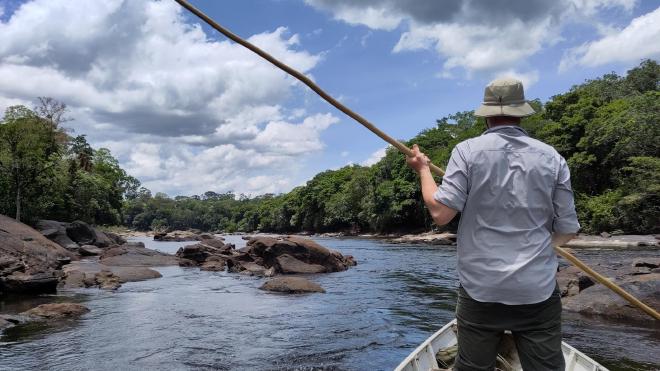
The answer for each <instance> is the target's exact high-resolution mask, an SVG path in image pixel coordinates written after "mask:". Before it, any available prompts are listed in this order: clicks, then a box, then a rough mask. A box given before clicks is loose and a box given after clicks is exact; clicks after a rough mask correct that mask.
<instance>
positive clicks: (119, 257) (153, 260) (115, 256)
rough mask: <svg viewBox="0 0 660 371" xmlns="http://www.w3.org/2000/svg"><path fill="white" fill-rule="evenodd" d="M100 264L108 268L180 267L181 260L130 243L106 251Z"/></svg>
mask: <svg viewBox="0 0 660 371" xmlns="http://www.w3.org/2000/svg"><path fill="white" fill-rule="evenodd" d="M100 262H101V263H102V264H104V265H108V266H120V267H121V266H128V267H138V266H142V267H157V266H167V265H178V264H179V259H178V258H177V257H176V256H173V255H170V254H166V253H163V252H160V251H156V250H151V249H147V248H145V247H144V244H143V243H142V242H129V243H125V244H123V245H121V246H115V247H111V248H108V249H106V250H104V251H103V254H101V260H100Z"/></svg>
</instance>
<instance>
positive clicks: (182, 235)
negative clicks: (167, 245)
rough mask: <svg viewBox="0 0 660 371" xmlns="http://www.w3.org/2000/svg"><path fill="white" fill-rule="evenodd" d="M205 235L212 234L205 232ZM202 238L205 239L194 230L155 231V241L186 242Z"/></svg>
mask: <svg viewBox="0 0 660 371" xmlns="http://www.w3.org/2000/svg"><path fill="white" fill-rule="evenodd" d="M204 236H210V235H208V234H204ZM211 238H212V237H211ZM202 239H204V238H203V237H202V235H200V234H198V233H195V232H193V231H173V232H160V233H154V241H176V242H185V241H201V240H202Z"/></svg>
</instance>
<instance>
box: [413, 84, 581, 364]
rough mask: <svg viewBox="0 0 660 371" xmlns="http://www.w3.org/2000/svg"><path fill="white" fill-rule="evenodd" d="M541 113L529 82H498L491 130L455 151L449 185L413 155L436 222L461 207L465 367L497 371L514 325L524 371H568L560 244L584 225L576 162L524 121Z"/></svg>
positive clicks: (491, 92)
mask: <svg viewBox="0 0 660 371" xmlns="http://www.w3.org/2000/svg"><path fill="white" fill-rule="evenodd" d="M533 113H534V110H533V109H532V107H531V106H530V105H529V104H528V103H527V102H526V101H525V96H524V92H523V86H522V83H521V82H520V81H517V80H514V79H498V80H495V81H493V82H491V83H490V84H489V85H488V86H487V87H486V90H485V94H484V102H483V104H482V105H481V106H480V107H479V108H478V109H477V110H476V111H475V115H476V116H480V117H485V118H486V123H487V125H488V130H486V131H485V132H484V133H483V134H482V135H481V136H479V137H476V138H472V139H469V140H466V141H464V142H461V143H459V144H458V145H457V146H456V147H455V148H454V150H453V151H452V154H451V158H450V159H449V164H448V165H447V170H446V174H445V176H444V177H443V180H442V184H441V185H440V187H438V186H437V185H436V183H435V181H434V180H433V176H432V175H431V172H430V171H429V166H428V163H429V160H428V158H427V157H426V156H425V155H424V154H423V153H422V152H420V151H419V148H418V147H417V145H415V146H413V153H414V156H412V157H408V159H407V162H408V165H409V166H410V167H412V168H413V169H414V170H415V171H416V172H417V173H418V174H419V176H420V180H421V186H422V193H423V197H424V202H425V204H426V206H427V208H428V210H429V212H430V213H431V216H432V217H433V220H434V221H435V223H437V224H438V225H444V224H447V223H449V222H450V221H451V220H452V218H454V216H456V213H457V212H461V220H460V224H459V227H458V248H457V253H458V275H459V280H460V287H459V291H458V303H457V306H456V318H457V321H458V356H457V358H456V365H455V366H454V369H455V370H459V371H462V370H493V369H494V367H495V360H496V354H497V345H498V343H499V341H500V338H501V336H502V334H503V332H504V331H505V330H510V331H511V332H512V333H513V336H514V340H515V343H516V347H517V349H518V353H519V356H520V359H521V363H522V366H523V369H524V370H533V371H539V370H564V357H563V355H562V352H561V309H562V308H561V301H560V295H559V292H558V290H557V285H556V279H555V274H556V272H557V257H556V255H555V253H554V251H553V248H552V246H553V245H561V244H564V243H566V242H567V241H568V240H570V239H571V238H572V237H573V236H574V235H575V233H577V231H578V229H579V228H580V226H579V224H578V221H577V216H576V213H575V206H574V202H573V192H572V190H571V185H570V174H569V170H568V166H567V165H566V161H565V160H564V158H563V157H562V156H561V155H559V154H558V153H557V151H555V150H554V149H553V148H552V147H551V146H549V145H546V144H544V143H542V142H540V141H538V140H535V139H532V138H530V137H529V136H528V135H527V133H526V132H525V130H523V129H522V128H521V127H520V120H521V118H522V117H525V116H529V115H531V114H533Z"/></svg>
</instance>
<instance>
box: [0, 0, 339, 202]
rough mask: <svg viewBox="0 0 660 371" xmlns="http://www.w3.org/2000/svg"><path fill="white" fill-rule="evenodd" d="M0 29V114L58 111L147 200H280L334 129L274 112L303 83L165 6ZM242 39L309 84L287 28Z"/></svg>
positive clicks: (57, 5)
mask: <svg viewBox="0 0 660 371" xmlns="http://www.w3.org/2000/svg"><path fill="white" fill-rule="evenodd" d="M5 19H6V20H5V21H4V22H3V21H0V109H2V110H4V109H5V108H6V107H7V106H9V105H12V104H17V103H20V104H25V102H30V101H32V100H33V99H34V98H35V97H37V96H50V97H53V98H55V99H58V100H61V101H63V102H64V103H66V104H67V105H69V107H70V108H71V116H72V117H73V118H74V119H75V121H73V122H70V123H67V125H68V126H72V127H73V128H74V129H75V131H76V133H77V134H87V135H88V139H89V140H90V142H92V144H93V145H95V146H99V145H103V146H106V147H108V148H110V149H111V150H112V151H113V153H114V154H115V155H116V156H117V157H118V158H119V160H120V163H121V164H122V166H125V167H126V168H127V169H128V170H129V173H131V174H132V175H134V176H137V177H138V178H139V179H141V180H143V181H144V183H145V185H147V186H148V187H152V188H153V189H152V190H153V191H154V192H157V191H164V192H166V193H169V194H177V193H180V194H190V193H195V192H203V191H206V190H217V191H222V190H227V189H231V190H234V191H237V192H251V193H262V192H274V191H284V190H287V186H288V184H289V183H288V182H289V179H290V178H291V177H292V174H291V173H290V172H289V171H295V170H296V168H297V167H299V165H298V164H299V163H300V162H301V160H300V155H301V154H304V153H308V152H314V151H320V150H322V149H323V148H324V145H323V142H322V141H321V137H320V135H321V133H322V132H323V131H324V130H325V129H326V128H327V127H328V126H329V125H331V124H333V123H335V122H336V121H337V118H336V117H334V116H332V115H330V114H315V113H308V112H307V110H306V108H305V107H304V106H303V107H287V108H285V107H283V104H284V103H285V102H286V101H287V98H289V97H290V96H291V94H293V91H294V90H295V89H300V86H301V85H300V84H297V83H296V82H295V80H294V79H292V78H290V77H288V76H286V74H284V73H283V72H282V71H280V70H278V69H276V68H274V67H273V66H271V65H270V64H269V63H267V62H265V61H263V60H261V59H260V58H259V57H258V56H256V55H254V54H252V53H251V52H249V51H247V50H246V49H244V48H243V47H242V46H240V45H236V44H233V43H230V42H228V41H226V40H224V39H220V40H215V39H212V38H209V37H208V36H207V35H206V34H205V33H204V31H203V30H202V28H201V27H200V26H199V25H198V24H190V23H187V22H186V18H185V17H184V15H183V13H182V10H181V7H180V6H179V5H177V4H176V3H175V2H173V1H129V0H106V1H102V2H101V1H86V0H34V1H30V2H27V3H24V4H22V5H21V6H20V7H19V8H18V9H17V10H16V11H15V12H14V13H13V14H11V15H10V17H9V18H5ZM249 40H250V41H251V42H253V43H255V44H256V45H259V46H261V47H262V48H264V49H265V50H267V51H268V52H269V53H270V54H272V55H274V56H275V57H277V58H279V59H281V60H282V61H283V62H285V63H287V64H289V65H291V66H292V67H294V68H296V69H298V70H299V71H301V72H303V73H306V74H309V73H310V71H311V70H312V69H313V68H314V67H315V66H317V65H318V63H319V62H320V60H321V56H320V55H314V54H310V53H308V52H307V51H305V50H302V49H301V46H300V42H301V41H300V37H299V36H298V35H297V34H291V33H290V32H289V30H288V29H286V28H284V27H280V28H277V29H276V30H274V31H271V32H263V33H260V34H256V35H252V36H251V37H250V38H249ZM28 105H30V104H28ZM285 172H289V174H288V176H286V177H285V176H283V175H282V174H283V173H285ZM253 177H258V178H255V179H258V180H249V179H252V178H253ZM266 178H267V179H270V181H265V180H264V179H266Z"/></svg>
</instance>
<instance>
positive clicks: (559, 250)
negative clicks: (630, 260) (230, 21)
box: [174, 0, 660, 320]
mask: <svg viewBox="0 0 660 371" xmlns="http://www.w3.org/2000/svg"><path fill="white" fill-rule="evenodd" d="M174 1H176V2H177V3H179V4H180V5H181V6H182V7H184V8H186V9H187V10H188V11H190V12H191V13H193V14H195V15H196V16H197V17H199V18H200V19H201V20H203V21H204V22H206V23H207V24H208V25H209V26H211V27H212V28H214V29H215V30H217V31H218V32H220V33H221V34H223V35H225V36H226V37H228V38H229V39H231V40H232V41H234V42H236V43H237V44H240V45H243V46H244V47H246V48H247V49H250V50H251V51H253V52H254V53H256V54H257V55H259V56H260V57H262V58H264V59H265V60H267V61H268V62H270V63H272V64H273V65H275V67H277V68H279V69H281V70H283V71H284V72H286V73H288V74H289V75H291V76H293V77H295V78H296V79H298V80H299V81H300V82H302V83H303V84H305V85H307V86H308V87H309V88H310V89H312V90H313V91H314V92H315V93H316V94H318V95H319V96H321V98H323V99H324V100H326V101H327V102H328V103H330V104H331V105H333V106H334V107H336V108H337V109H338V110H340V111H342V112H343V113H345V114H346V115H347V116H349V117H351V118H352V119H354V120H355V121H357V122H358V123H360V124H361V125H362V126H364V127H365V128H367V129H369V130H370V131H371V132H372V133H374V134H376V135H378V136H379V137H380V138H381V139H383V140H384V141H386V142H387V143H389V144H391V145H392V146H394V147H395V148H396V149H398V150H399V151H400V152H402V153H403V154H404V155H406V156H412V155H413V153H412V150H411V149H410V148H408V147H406V146H405V145H403V143H401V142H399V141H398V140H396V139H394V138H392V137H390V136H389V135H387V134H385V133H384V132H383V131H381V130H380V129H378V128H377V127H376V126H375V125H374V124H372V123H371V122H369V121H368V120H367V119H365V118H364V117H362V116H361V115H359V114H357V113H356V112H354V111H352V110H351V109H350V108H348V107H346V106H345V105H344V104H342V103H341V102H339V101H338V100H336V99H335V98H333V97H332V96H331V95H329V94H328V93H326V92H325V91H324V90H323V89H321V87H320V86H318V85H317V84H316V83H314V82H313V81H312V80H310V79H309V78H308V77H307V76H305V75H303V74H302V73H300V72H298V71H297V70H295V69H293V68H291V67H289V66H288V65H286V64H284V63H282V62H280V61H279V60H277V59H275V57H273V56H272V55H270V54H268V53H266V52H265V51H263V50H261V49H260V48H258V47H257V46H255V45H253V44H252V43H250V42H248V41H246V40H243V39H242V38H241V37H239V36H238V35H236V34H234V33H233V32H231V31H230V30H228V29H226V28H224V27H222V26H221V25H219V24H218V23H216V22H215V21H214V20H213V19H211V18H210V17H209V16H207V15H206V14H204V13H203V12H202V11H200V10H199V9H197V8H195V7H194V6H192V5H191V4H190V3H189V2H188V1H186V0H174ZM429 166H430V168H431V172H433V173H435V174H437V175H440V176H443V175H444V174H445V172H444V170H442V169H441V168H439V167H438V166H436V165H434V164H429ZM555 251H556V252H557V253H558V254H559V255H561V256H563V257H564V258H566V259H567V260H568V261H570V262H571V263H572V264H574V265H575V266H576V267H578V268H580V269H581V270H583V271H584V272H585V273H587V274H588V275H590V276H591V277H592V278H593V279H595V280H596V281H598V282H600V283H602V284H603V285H605V286H606V287H608V288H609V289H611V290H612V291H614V292H615V293H617V294H619V295H620V296H621V297H623V298H624V299H626V300H627V301H628V302H630V303H631V304H632V305H634V306H636V307H638V308H639V309H641V310H643V311H644V312H646V313H647V314H649V315H650V316H651V317H653V318H655V319H656V320H660V314H658V312H657V311H655V310H654V309H653V308H651V307H649V306H648V305H646V304H644V303H642V302H641V301H639V300H638V299H637V298H635V297H634V296H632V295H631V294H629V293H628V292H626V291H625V290H624V289H622V288H621V287H620V286H618V285H616V284H615V283H614V282H612V281H610V280H609V279H607V278H606V277H604V276H602V275H600V274H599V273H598V272H596V271H594V270H593V269H591V268H590V267H589V266H587V265H586V264H584V263H583V262H582V261H580V260H579V259H578V258H576V257H575V256H573V255H572V254H570V253H569V252H568V251H566V250H564V249H563V248H561V247H559V246H555Z"/></svg>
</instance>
